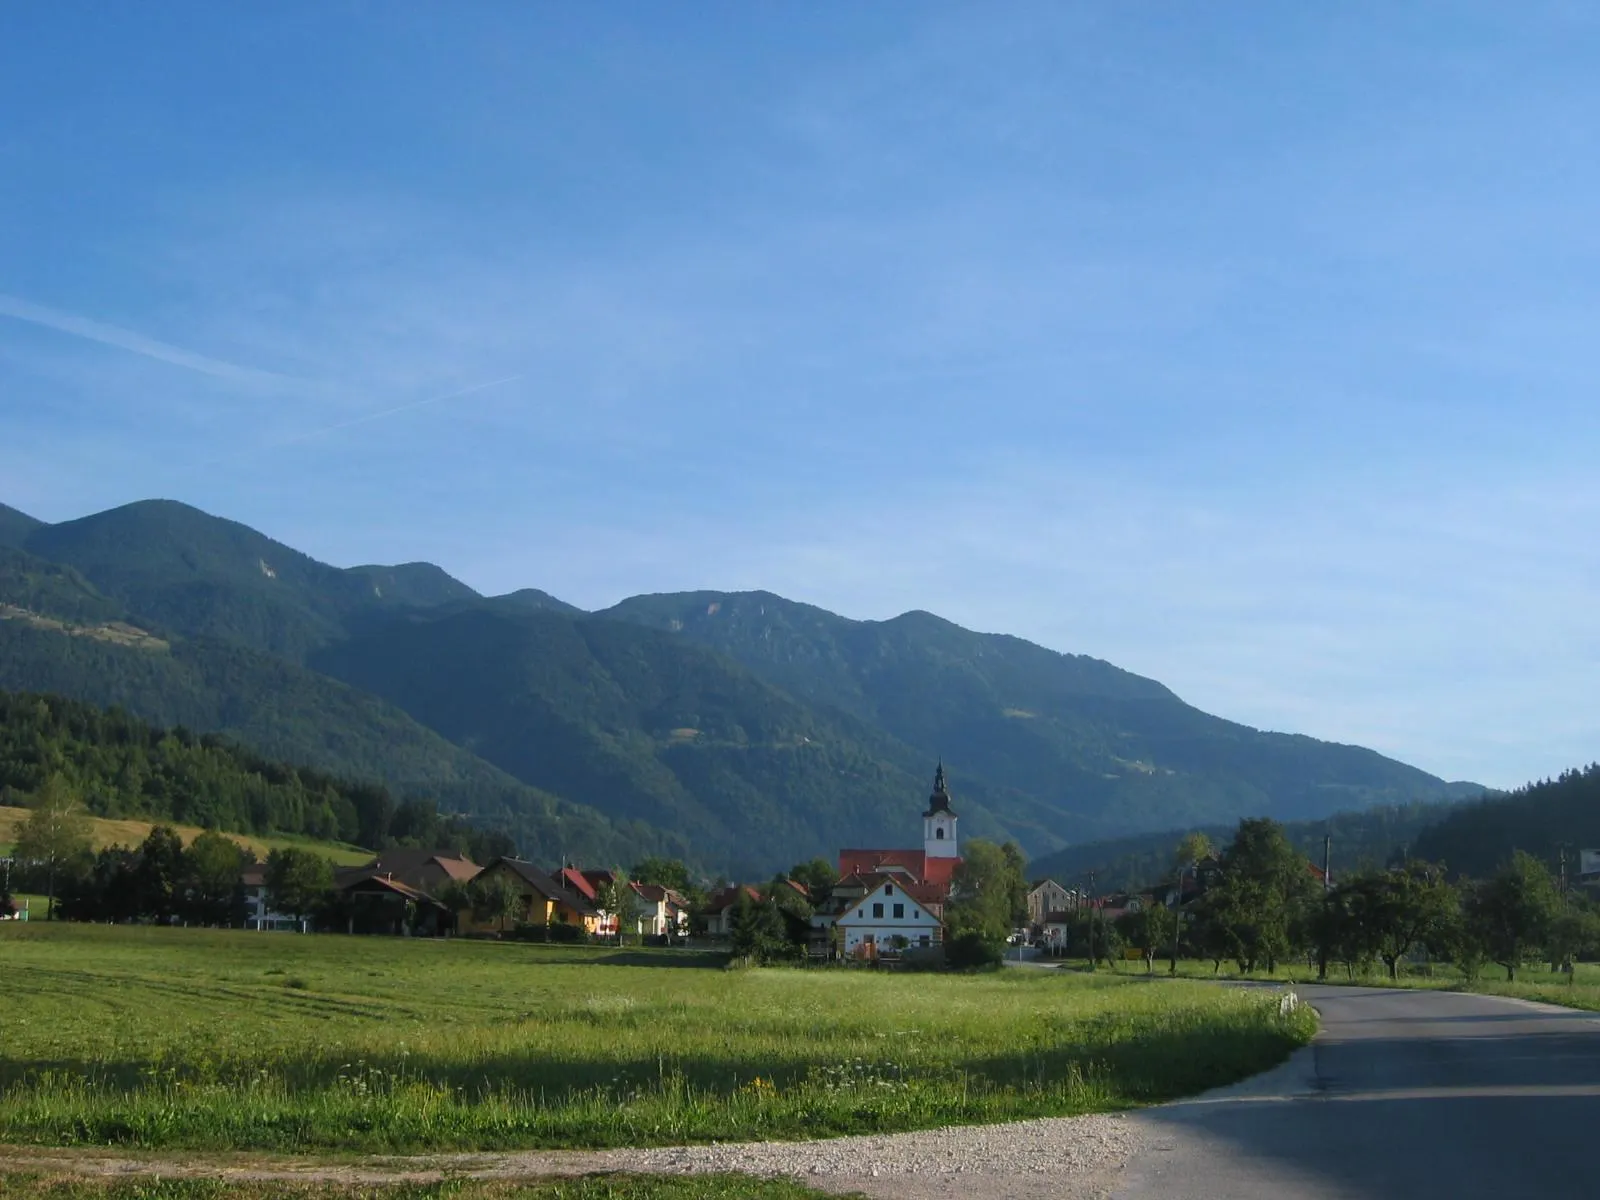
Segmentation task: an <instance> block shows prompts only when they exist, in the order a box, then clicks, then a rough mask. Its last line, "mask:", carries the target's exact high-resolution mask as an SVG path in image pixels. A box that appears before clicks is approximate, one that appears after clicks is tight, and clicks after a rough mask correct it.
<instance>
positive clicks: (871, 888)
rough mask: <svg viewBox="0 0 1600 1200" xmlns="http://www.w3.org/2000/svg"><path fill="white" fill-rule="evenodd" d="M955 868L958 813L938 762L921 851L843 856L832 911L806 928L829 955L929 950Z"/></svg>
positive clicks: (958, 853) (938, 936) (935, 938)
mask: <svg viewBox="0 0 1600 1200" xmlns="http://www.w3.org/2000/svg"><path fill="white" fill-rule="evenodd" d="M960 865H961V851H960V847H959V843H958V842H957V839H956V814H955V810H954V809H952V808H951V807H950V791H949V788H948V787H947V786H946V784H945V778H944V764H943V763H942V762H941V763H940V764H939V769H938V770H937V771H935V772H934V776H933V794H932V795H931V796H929V797H928V808H927V811H926V812H924V813H923V814H922V849H920V850H862V849H855V850H841V851H839V882H838V883H837V884H835V885H834V889H833V903H832V906H831V911H829V912H827V913H818V914H817V915H816V916H815V917H813V918H812V926H813V929H815V931H816V935H815V936H817V937H819V938H825V939H826V940H827V942H828V943H829V944H831V946H832V948H833V952H834V953H844V954H848V955H851V956H854V957H868V958H875V957H877V954H878V949H879V947H880V946H881V947H883V948H884V949H889V948H890V947H894V948H896V949H898V948H903V947H906V946H927V945H930V944H934V945H936V944H938V942H940V941H941V940H942V933H943V930H942V924H941V923H942V920H943V916H944V906H945V902H946V901H947V900H948V899H949V897H950V884H951V881H952V880H953V879H954V877H955V872H956V868H957V867H959V866H960Z"/></svg>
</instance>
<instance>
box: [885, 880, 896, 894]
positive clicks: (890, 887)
mask: <svg viewBox="0 0 1600 1200" xmlns="http://www.w3.org/2000/svg"><path fill="white" fill-rule="evenodd" d="M883 894H884V895H885V896H892V895H894V884H892V883H886V884H884V887H883Z"/></svg>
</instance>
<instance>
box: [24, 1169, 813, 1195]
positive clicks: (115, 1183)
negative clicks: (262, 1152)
mask: <svg viewBox="0 0 1600 1200" xmlns="http://www.w3.org/2000/svg"><path fill="white" fill-rule="evenodd" d="M0 1196H5V1197H6V1198H7V1200H823V1197H824V1193H822V1192H816V1191H812V1190H811V1189H810V1188H806V1187H802V1186H800V1185H799V1184H797V1183H791V1182H789V1181H788V1180H783V1179H752V1178H751V1177H750V1176H748V1175H738V1176H727V1175H697V1176H694V1177H692V1178H686V1177H683V1176H678V1177H673V1176H666V1175H653V1176H652V1175H590V1176H583V1177H580V1178H577V1179H544V1180H531V1181H522V1182H517V1183H503V1182H490V1181H483V1180H467V1179H455V1180H449V1181H447V1182H443V1183H384V1184H340V1183H281V1182H254V1181H250V1180H241V1179H152V1178H139V1179H86V1178H82V1177H79V1176H57V1177H51V1176H47V1175H25V1174H20V1173H12V1174H0Z"/></svg>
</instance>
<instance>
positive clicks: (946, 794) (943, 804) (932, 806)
mask: <svg viewBox="0 0 1600 1200" xmlns="http://www.w3.org/2000/svg"><path fill="white" fill-rule="evenodd" d="M949 811H950V789H949V788H947V787H946V786H945V782H944V759H942V758H941V759H940V760H939V766H938V769H937V770H935V771H934V773H933V794H932V795H931V796H929V797H928V811H927V812H925V813H923V814H922V815H923V816H925V817H931V816H933V814H934V813H938V812H949Z"/></svg>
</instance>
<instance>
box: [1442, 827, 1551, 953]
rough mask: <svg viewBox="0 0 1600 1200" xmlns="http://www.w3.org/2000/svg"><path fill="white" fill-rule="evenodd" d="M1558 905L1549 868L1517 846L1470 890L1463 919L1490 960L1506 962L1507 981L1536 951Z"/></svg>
mask: <svg viewBox="0 0 1600 1200" xmlns="http://www.w3.org/2000/svg"><path fill="white" fill-rule="evenodd" d="M1560 906H1561V900H1560V896H1559V895H1558V894H1557V892H1556V885H1555V880H1554V879H1552V878H1551V877H1550V870H1549V868H1547V867H1546V866H1545V865H1544V864H1543V863H1542V862H1540V861H1539V860H1538V859H1537V858H1535V857H1533V855H1531V854H1529V853H1527V852H1526V851H1524V850H1518V851H1516V852H1515V853H1513V854H1512V856H1511V861H1510V862H1508V863H1506V865H1505V866H1503V867H1501V868H1500V869H1499V870H1498V871H1496V872H1495V873H1494V874H1493V875H1492V876H1490V877H1489V878H1488V879H1486V880H1484V881H1483V882H1482V883H1481V884H1479V885H1478V886H1477V887H1476V888H1474V889H1473V890H1472V892H1471V894H1470V895H1469V896H1468V898H1467V902H1466V905H1465V908H1466V922H1467V924H1468V925H1469V926H1470V927H1471V928H1472V931H1473V933H1474V934H1475V935H1476V937H1477V939H1478V940H1479V941H1480V942H1481V943H1482V944H1483V946H1484V948H1485V950H1486V951H1487V954H1488V957H1489V960H1490V961H1491V962H1496V963H1499V964H1500V965H1501V966H1502V967H1504V968H1505V969H1506V981H1507V982H1511V981H1513V980H1515V979H1516V977H1517V968H1518V967H1519V966H1521V965H1522V964H1523V963H1525V962H1527V961H1528V960H1529V959H1532V958H1535V957H1537V955H1538V953H1539V951H1540V949H1541V948H1542V947H1543V946H1544V944H1545V941H1546V939H1547V938H1548V937H1549V935H1550V930H1551V926H1552V924H1553V923H1554V921H1555V919H1556V916H1557V914H1558V913H1559V911H1560Z"/></svg>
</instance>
